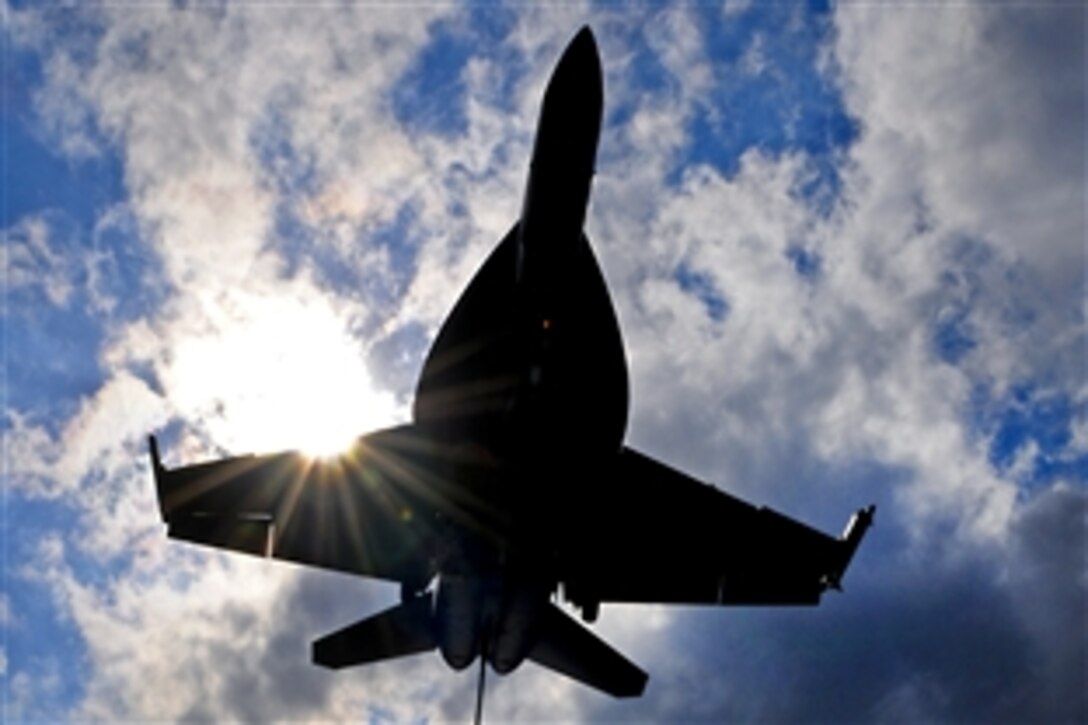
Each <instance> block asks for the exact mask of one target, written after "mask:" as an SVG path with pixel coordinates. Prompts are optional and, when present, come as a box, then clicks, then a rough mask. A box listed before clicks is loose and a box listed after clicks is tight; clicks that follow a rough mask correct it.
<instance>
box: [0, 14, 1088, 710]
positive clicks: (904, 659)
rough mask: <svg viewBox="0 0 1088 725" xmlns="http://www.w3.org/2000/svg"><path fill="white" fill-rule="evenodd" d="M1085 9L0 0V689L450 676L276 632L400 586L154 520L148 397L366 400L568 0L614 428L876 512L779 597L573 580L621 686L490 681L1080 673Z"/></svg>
mask: <svg viewBox="0 0 1088 725" xmlns="http://www.w3.org/2000/svg"><path fill="white" fill-rule="evenodd" d="M1084 12H1085V11H1084V9H1083V8H1078V7H1074V6H1070V5H1053V4H1052V5H1048V6H1043V7H1031V8H1028V7H1024V6H1019V5H1018V6H1015V7H1012V6H994V5H986V4H978V5H975V4H970V3H957V4H953V5H949V6H942V5H934V4H926V5H924V6H918V7H882V6H880V5H872V4H870V5H865V6H859V5H854V4H850V3H840V4H831V5H828V4H824V3H809V4H796V5H793V4H760V3H746V2H724V3H722V4H720V5H715V4H712V3H698V4H676V5H657V4H651V5H646V6H642V7H631V6H626V5H614V4H611V3H598V4H593V3H590V4H587V5H585V6H581V5H575V4H563V5H534V4H514V5H509V6H507V5H501V4H496V5H495V6H482V5H479V4H464V5H459V4H453V3H451V4H429V5H422V6H412V7H410V8H397V7H385V6H382V7H376V6H373V5H359V6H356V5H352V4H337V5H322V6H320V7H318V8H314V7H312V6H305V7H304V6H302V5H297V6H296V5H293V4H291V3H281V4H277V5H274V6H269V5H248V6H247V5H246V4H235V3H214V4H205V3H174V4H166V3H164V4H162V5H161V6H159V5H150V4H148V5H140V6H139V7H134V6H132V5H113V4H109V3H104V4H99V3H95V4H88V5H80V6H74V7H68V6H65V5H62V4H34V3H23V2H8V3H7V4H5V6H4V10H3V13H4V30H3V32H4V66H3V85H2V93H3V104H2V109H0V111H2V116H0V123H2V127H3V132H2V139H3V141H2V150H3V169H4V171H3V174H4V183H3V219H2V225H3V230H4V231H3V242H2V244H3V259H4V269H3V280H4V284H3V307H2V310H0V312H2V315H3V344H4V353H3V354H4V365H3V376H4V377H3V399H2V405H3V414H2V417H0V425H2V426H3V435H4V443H3V445H4V448H3V485H4V506H3V519H2V522H3V524H2V525H3V528H2V536H3V544H4V546H3V552H4V558H3V565H4V567H3V570H4V586H3V592H2V594H0V627H2V628H3V643H2V649H0V679H2V682H3V687H4V705H3V706H4V719H5V721H21V720H63V719H94V720H117V719H127V720H170V719H183V718H197V719H212V720H225V719H249V720H267V719H270V718H280V719H283V718H293V719H309V720H332V721H335V720H358V719H360V718H363V717H365V718H367V719H369V720H372V721H386V720H388V719H396V720H412V721H416V720H428V721H429V720H449V719H454V720H459V719H464V718H465V717H466V716H467V715H468V713H469V711H470V708H471V707H472V698H473V694H474V690H473V681H472V677H471V676H470V675H469V674H468V673H453V672H451V671H449V670H448V669H446V668H445V666H444V665H443V664H442V662H441V659H440V658H438V657H417V658H409V659H407V660H404V661H403V662H398V663H392V664H388V665H383V666H381V667H372V668H364V669H360V670H356V671H349V672H344V673H336V674H331V673H327V672H323V671H319V670H317V669H315V668H313V667H311V666H310V665H309V664H308V660H309V656H308V653H309V649H308V647H309V642H310V641H311V640H312V639H313V638H315V637H317V636H320V635H321V634H323V633H325V632H326V631H329V630H331V629H335V628H336V627H338V626H340V625H342V624H343V623H345V622H348V621H352V620H354V619H357V618H359V617H361V616H363V615H365V614H367V613H370V612H373V611H376V610H378V609H379V608H380V607H382V606H383V605H384V604H386V603H388V602H391V601H392V600H393V599H394V598H395V596H396V593H395V592H394V591H391V589H390V588H389V587H387V586H385V585H382V584H379V583H374V582H366V581H362V580H356V579H351V578H348V577H343V576H339V575H332V574H325V573H320V572H309V571H304V570H301V569H299V568H296V567H292V566H290V565H286V564H282V563H274V562H265V561H259V560H257V561H252V560H248V559H243V558H242V557H231V556H227V555H221V554H217V553H209V552H206V551H203V550H197V549H195V548H190V547H188V546H186V545H184V544H181V543H177V542H168V541H167V540H166V537H165V533H164V531H163V527H162V526H161V525H160V524H159V522H158V513H157V508H156V504H155V501H154V497H153V492H152V487H151V481H150V473H149V470H148V468H147V462H146V458H145V451H144V447H145V443H144V441H145V437H146V435H147V433H148V432H150V431H153V430H154V431H160V432H161V437H162V440H163V444H164V455H165V456H166V459H167V463H168V464H180V463H184V462H192V461H196V460H199V459H201V458H204V457H209V456H214V455H219V454H224V453H228V452H245V451H258V450H277V449H280V448H289V447H295V446H299V445H310V444H313V445H323V444H328V443H329V442H330V441H332V442H337V441H340V440H343V439H344V438H345V437H346V436H351V435H354V434H357V433H361V432H365V431H367V430H370V429H373V428H378V427H381V426H384V425H389V424H392V423H395V422H398V421H401V420H404V419H406V418H407V416H408V411H409V409H410V403H411V397H410V396H411V392H412V389H413V387H414V383H415V377H416V375H417V374H418V370H419V366H420V364H421V362H422V357H423V355H424V354H425V352H426V350H427V347H428V345H429V343H430V340H431V339H432V337H433V335H434V333H435V331H436V330H437V328H438V326H439V325H440V324H441V321H442V319H443V316H444V314H445V313H446V311H448V309H449V308H450V306H451V305H452V304H453V302H454V300H455V298H456V294H457V292H458V291H459V290H460V289H461V288H462V287H463V286H464V284H465V283H466V282H467V281H468V279H469V278H470V277H471V275H472V273H473V271H474V270H475V269H476V267H477V266H478V265H479V264H480V263H481V262H482V260H483V259H484V257H485V256H486V254H487V253H488V251H489V250H490V249H491V247H492V246H493V245H494V243H495V242H496V241H497V240H498V239H500V238H501V236H502V235H503V234H504V233H505V232H506V230H507V229H508V228H509V226H510V224H511V223H512V222H513V221H514V219H515V217H516V215H517V213H518V210H519V208H520V194H521V192H522V185H523V182H524V174H525V171H526V168H527V163H528V154H529V151H530V148H531V142H532V135H533V130H534V126H535V121H536V114H537V111H538V104H539V99H540V93H541V91H542V89H543V85H544V82H545V81H546V79H547V77H548V74H549V73H550V71H551V69H552V67H553V64H554V62H555V60H556V59H557V57H558V54H559V52H560V51H561V50H562V48H563V46H564V45H565V43H566V42H567V41H568V40H569V39H570V37H572V35H573V34H574V33H575V32H576V31H577V29H578V28H579V27H580V26H581V25H582V24H585V23H589V24H591V25H592V27H593V29H594V32H595V34H596V36H597V39H598V43H599V45H600V48H601V55H602V62H603V66H604V73H605V84H606V85H605V104H606V110H605V128H604V131H603V134H602V139H601V146H600V154H599V158H598V169H597V176H596V179H595V182H594V192H593V200H592V203H591V206H590V210H589V215H588V220H587V231H588V233H589V235H590V238H591V239H592V240H593V243H594V246H595V249H596V253H597V256H598V258H599V259H600V262H601V265H602V268H603V270H604V273H605V276H606V278H607V279H608V282H609V284H610V287H611V290H612V293H613V298H614V302H615V305H616V308H617V312H618V314H619V317H620V321H621V325H622V328H623V333H624V336H625V340H626V343H627V346H628V358H629V364H630V368H631V384H632V416H631V423H630V428H629V434H628V439H629V441H630V442H632V443H633V444H634V445H636V446H638V447H640V448H641V449H644V450H646V451H647V452H649V453H650V454H652V455H654V456H656V457H659V458H661V459H663V460H665V461H667V462H669V463H671V464H673V465H675V466H677V467H680V468H683V469H685V470H687V471H690V472H692V473H693V474H694V475H698V476H700V477H702V478H704V479H705V480H707V481H710V482H713V483H714V484H715V485H717V486H719V487H721V488H723V489H725V490H728V491H730V492H732V493H734V494H737V495H740V496H742V497H744V498H746V499H748V500H751V501H753V502H756V503H761V504H767V505H771V506H774V507H775V508H778V509H779V510H782V511H785V512H787V513H789V514H790V515H793V516H795V517H797V518H800V519H802V520H804V521H807V522H810V523H812V524H813V525H815V526H817V527H819V528H822V529H825V530H829V531H837V530H838V529H839V527H841V526H842V525H843V524H844V523H845V520H846V518H847V517H848V515H849V513H850V512H851V511H853V510H854V509H855V508H857V507H858V506H860V505H862V504H866V503H869V502H876V503H877V504H878V506H879V511H878V515H877V526H876V528H875V529H874V530H873V531H872V533H871V536H870V538H869V539H868V540H867V541H866V545H865V547H864V548H863V549H862V551H861V553H860V554H859V556H858V558H857V560H856V562H855V565H854V567H853V568H852V569H851V571H850V572H849V574H848V576H847V578H846V582H845V588H846V592H845V594H843V595H836V596H828V597H827V598H825V602H824V604H823V605H822V606H821V607H819V608H818V609H797V610H793V609H782V610H760V609H731V610H725V609H695V608H678V609H669V608H663V607H619V606H615V607H609V606H606V607H604V608H603V611H602V615H601V620H600V622H599V625H598V629H599V630H600V631H601V632H602V634H603V635H604V636H605V637H606V638H607V639H609V641H610V642H612V643H613V644H614V645H615V646H616V647H617V648H619V649H620V650H621V651H623V652H625V653H626V654H628V655H629V656H631V657H632V658H634V659H636V660H637V661H639V662H640V663H642V664H643V665H644V666H645V667H646V668H647V669H648V670H649V672H650V674H651V680H650V685H649V688H648V690H647V694H646V696H645V697H644V698H641V699H639V700H636V701H631V702H627V701H624V702H619V701H612V700H609V699H607V698H604V697H602V696H600V695H598V694H596V693H594V692H592V691H589V690H586V689H584V688H581V687H579V686H578V685H576V684H571V683H568V682H567V681H565V680H563V679H562V678H560V677H557V676H555V675H552V674H549V673H547V672H544V671H542V670H540V669H537V668H535V666H533V665H526V666H525V667H523V668H521V669H520V670H519V671H518V672H516V673H514V674H513V675H511V676H508V677H505V678H501V679H500V678H495V679H494V680H492V683H491V685H490V687H489V698H488V703H487V716H488V717H489V718H494V719H496V720H499V721H508V720H541V719H546V720H587V721H594V720H609V721H617V720H623V721H627V720H642V721H659V720H660V721H688V720H708V721H719V722H720V721H723V720H727V719H731V720H741V721H759V722H810V721H813V720H823V721H847V720H852V721H865V722H870V721H873V720H909V721H917V720H929V721H943V722H948V721H954V722H970V721H976V722H990V721H994V720H998V719H1003V720H1007V721H1025V720H1069V719H1083V718H1085V717H1086V716H1088V702H1086V700H1085V693H1084V687H1083V684H1084V682H1085V678H1086V675H1088V670H1086V661H1085V658H1086V648H1088V635H1086V634H1085V632H1086V631H1088V625H1086V622H1085V618H1084V612H1085V611H1088V606H1086V605H1088V602H1086V583H1088V565H1086V562H1085V551H1086V542H1085V528H1086V510H1088V506H1086V504H1088V490H1086V482H1088V415H1086V412H1085V411H1086V402H1088V375H1086V370H1085V360H1086V359H1088V351H1086V328H1085V303H1084V300H1085V269H1086V267H1085V241H1084V240H1085V238H1086V234H1085V232H1086V230H1085V197H1084V190H1085V188H1086V184H1085V158H1086V152H1085V135H1084V129H1085V127H1086V123H1085V122H1086V118H1085V88H1086V83H1085V66H1086V64H1085V15H1084Z"/></svg>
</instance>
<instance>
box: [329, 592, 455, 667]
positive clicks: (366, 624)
mask: <svg viewBox="0 0 1088 725" xmlns="http://www.w3.org/2000/svg"><path fill="white" fill-rule="evenodd" d="M436 646H438V641H437V639H436V637H435V631H434V617H433V615H432V613H431V594H430V592H425V593H423V594H420V595H419V596H417V597H414V598H413V599H410V600H409V601H407V602H403V603H401V604H398V605H397V606H395V607H392V608H390V609H386V610H385V611H384V612H379V613H378V614H375V615H374V616H372V617H367V618H366V619H364V620H361V621H359V622H356V623H355V624H352V625H349V626H347V627H344V628H343V629H340V630H337V631H335V632H333V633H331V634H327V635H325V636H324V637H322V638H321V639H319V640H317V641H315V642H314V643H313V662H314V664H316V665H321V666H322V667H328V668H330V669H334V670H338V669H341V668H344V667H352V666H355V665H365V664H368V663H371V662H377V661H379V660H388V659H393V658H394V657H405V656H407V655H414V654H419V653H420V652H427V651H429V650H432V649H434V648H435V647H436Z"/></svg>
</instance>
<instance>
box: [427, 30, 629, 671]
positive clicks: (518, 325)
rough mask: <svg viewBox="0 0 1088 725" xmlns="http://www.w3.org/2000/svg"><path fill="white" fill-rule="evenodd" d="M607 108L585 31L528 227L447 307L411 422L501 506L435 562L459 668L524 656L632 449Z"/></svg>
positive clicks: (537, 162)
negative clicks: (599, 163)
mask: <svg viewBox="0 0 1088 725" xmlns="http://www.w3.org/2000/svg"><path fill="white" fill-rule="evenodd" d="M601 109H602V88H601V68H600V61H599V59H598V55H597V50H596V46H595V43H594V40H593V36H592V34H590V33H589V31H588V30H587V31H583V32H582V33H581V34H579V35H578V36H577V37H576V38H575V40H574V41H572V43H571V44H570V46H569V47H568V49H567V51H566V52H565V53H564V55H563V57H562V59H561V60H560V62H559V65H558V67H557V68H556V70H555V72H554V74H553V75H552V78H551V80H550V82H549V85H548V88H547V90H546V92H545V95H544V102H543V105H542V109H541V113H540V121H539V125H538V130H537V136H536V144H535V147H534V150H533V156H532V161H531V163H530V170H529V180H528V184H527V188H526V192H525V199H524V203H523V207H522V213H521V218H520V221H519V222H518V223H517V224H516V225H515V227H514V228H513V229H512V230H511V232H510V233H509V234H507V236H506V237H505V238H504V239H503V241H502V242H501V243H500V244H499V245H498V247H497V248H496V249H495V251H494V252H493V253H492V255H491V256H490V258H489V259H488V260H487V261H486V262H485V263H484V265H483V266H482V267H481V269H480V270H479V271H478V272H477V274H476V276H475V278H474V279H473V280H472V282H471V283H470V285H469V286H468V288H467V289H466V290H465V292H464V294H463V295H462V297H461V298H460V300H459V301H458V303H457V304H456V306H455V307H454V309H453V311H452V312H451V313H450V315H449V317H448V319H447V320H446V322H445V324H444V325H443V327H442V329H441V330H440V332H439V333H438V337H437V339H436V341H435V344H434V346H433V347H432V349H431V352H430V354H429V356H428V358H427V360H426V363H425V364H424V367H423V371H422V374H421V376H420V380H419V384H418V386H417V389H416V404H415V408H414V418H415V420H414V422H415V423H416V424H417V425H426V426H431V427H432V429H433V430H439V431H441V434H440V437H441V438H442V439H443V440H444V442H446V443H447V444H449V445H451V446H454V447H460V448H462V449H464V450H466V451H471V452H473V453H475V454H476V455H477V456H478V457H479V460H480V463H479V467H481V468H485V467H488V466H490V467H491V471H490V473H489V474H487V475H480V473H479V471H478V470H477V471H474V473H473V475H463V474H461V473H460V472H458V471H452V470H451V471H450V475H451V476H452V477H453V478H455V479H456V480H457V481H458V483H459V484H463V485H465V486H468V487H471V488H473V489H474V490H472V491H470V492H468V495H472V496H474V497H478V499H479V500H480V501H486V502H488V504H489V506H488V508H489V509H491V510H494V511H496V512H501V514H500V515H498V516H496V518H494V519H491V520H486V519H485V520H481V518H482V517H474V518H473V521H472V522H471V523H470V524H469V525H467V526H466V525H460V526H453V527H451V531H450V535H449V540H450V544H451V548H452V551H449V552H447V554H446V557H445V560H444V561H439V562H438V567H439V579H440V580H439V585H438V594H437V601H436V623H437V626H438V633H439V643H440V648H441V650H442V653H443V655H444V657H445V659H446V660H447V662H449V664H450V665H452V666H454V667H456V668H462V667H466V666H468V665H469V664H471V663H472V661H473V660H474V659H475V657H476V656H477V654H478V653H479V652H480V648H481V646H486V648H487V651H488V653H489V656H488V659H489V661H490V662H491V664H492V666H494V667H495V669H496V670H497V671H499V672H508V671H510V670H511V669H513V668H514V667H516V666H517V665H518V664H519V663H520V662H521V661H522V660H523V659H524V658H525V656H526V654H527V653H528V651H529V649H530V647H531V646H532V644H533V642H534V638H533V636H532V630H533V627H534V624H535V622H536V620H537V617H538V615H539V613H540V612H541V611H543V609H544V607H545V606H546V605H547V602H548V598H549V596H550V595H551V594H552V593H553V592H554V591H555V588H556V585H557V574H556V571H557V562H555V561H554V552H553V547H554V542H555V539H556V537H557V536H558V535H560V531H561V529H562V528H563V526H564V521H565V520H567V519H568V517H569V515H570V513H571V512H570V505H569V502H570V501H572V500H575V498H577V497H584V496H585V495H586V494H587V492H588V490H589V489H590V488H591V487H592V486H593V485H594V483H596V481H595V480H594V471H595V468H596V467H595V466H594V465H593V463H594V461H597V460H601V461H603V460H606V459H608V458H610V457H614V456H615V455H616V453H617V452H618V451H619V449H620V446H621V444H622V441H623V436H624V432H625V429H626V425H627V413H628V384H627V364H626V360H625V357H624V351H623V342H622V338H621V336H620V330H619V326H618V323H617V321H616V316H615V312H614V310H613V308H612V303H611V299H610V297H609V294H608V290H607V287H606V285H605V282H604V279H603V277H602V274H601V271H600V268H599V266H598V264H597V261H596V259H595V257H594V255H593V251H592V249H591V248H590V246H589V242H588V240H587V238H586V236H585V234H584V232H583V227H584V224H585V217H586V207H587V204H588V201H589V193H590V185H591V182H592V178H593V172H594V159H595V156H596V151H597V140H598V136H599V133H600V123H601ZM569 494H575V498H572V497H571V496H570V495H569ZM560 505H562V507H563V508H562V509H560ZM493 544H494V545H493ZM459 571H463V572H465V574H460V573H458V572H459ZM469 572H471V574H469ZM483 643H486V645H484V644H483Z"/></svg>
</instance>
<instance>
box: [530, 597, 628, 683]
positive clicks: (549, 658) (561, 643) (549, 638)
mask: <svg viewBox="0 0 1088 725" xmlns="http://www.w3.org/2000/svg"><path fill="white" fill-rule="evenodd" d="M529 659H531V660H532V661H533V662H536V663H537V664H538V665H542V666H543V667H547V668H549V669H552V670H555V671H556V672H559V673H560V674H564V675H566V676H567V677H570V678H571V679H574V680H577V681H579V682H581V683H582V684H583V685H588V686H589V687H593V688H596V689H598V690H601V691H603V692H607V693H608V694H609V695H612V696H613V697H638V696H639V695H641V694H642V691H643V690H644V689H646V680H647V678H648V676H647V674H646V673H645V672H643V671H642V670H641V669H639V667H638V665H636V664H635V663H633V662H631V661H630V660H628V659H627V658H626V657H624V656H623V655H621V654H620V653H619V652H617V651H616V650H614V649H612V647H611V646H609V645H608V643H606V642H605V641H604V640H603V639H601V638H599V637H598V636H597V635H595V634H593V632H591V631H589V630H588V629H586V628H585V627H583V626H582V625H580V624H578V623H577V622H576V621H574V619H572V618H571V617H568V616H567V615H566V614H563V612H562V611H560V610H559V608H558V607H556V606H555V605H554V604H549V605H548V608H547V609H546V610H545V611H544V613H543V621H542V622H541V628H540V638H539V639H538V640H537V643H536V644H535V645H534V646H533V649H532V650H531V651H530V652H529Z"/></svg>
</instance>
